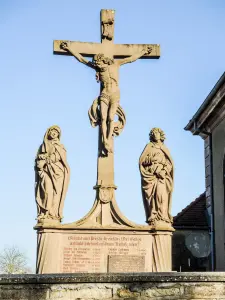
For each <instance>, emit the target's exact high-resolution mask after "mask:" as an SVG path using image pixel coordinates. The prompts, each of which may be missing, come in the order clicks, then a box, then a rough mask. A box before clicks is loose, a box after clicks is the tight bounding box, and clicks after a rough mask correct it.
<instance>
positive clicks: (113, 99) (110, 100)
mask: <svg viewBox="0 0 225 300" xmlns="http://www.w3.org/2000/svg"><path fill="white" fill-rule="evenodd" d="M101 101H102V102H104V103H105V104H106V105H112V104H114V103H117V104H119V101H120V92H115V93H112V94H105V93H101V95H100V96H99V102H100V103H101Z"/></svg>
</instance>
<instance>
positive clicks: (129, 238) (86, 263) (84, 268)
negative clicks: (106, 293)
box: [60, 232, 152, 273]
mask: <svg viewBox="0 0 225 300" xmlns="http://www.w3.org/2000/svg"><path fill="white" fill-rule="evenodd" d="M61 245H62V246H61V258H62V262H61V267H60V273H79V272H87V273H101V272H104V273H106V272H149V271H150V270H151V268H152V259H151V257H152V253H151V251H152V250H151V249H152V236H151V235H149V234H141V233H130V234H129V233H117V234H115V233H112V232H111V233H89V232H87V233H82V234H81V233H75V234H64V235H62V240H61ZM118 257H119V258H118Z"/></svg>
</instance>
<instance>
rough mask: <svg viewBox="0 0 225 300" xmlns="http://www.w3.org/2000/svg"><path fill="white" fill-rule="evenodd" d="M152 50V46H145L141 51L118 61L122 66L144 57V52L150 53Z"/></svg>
mask: <svg viewBox="0 0 225 300" xmlns="http://www.w3.org/2000/svg"><path fill="white" fill-rule="evenodd" d="M151 52H152V48H151V47H145V48H144V49H142V50H141V51H140V52H137V53H135V54H134V55H132V56H129V57H127V58H124V59H121V60H118V61H117V63H118V64H119V65H120V66H121V65H124V64H127V63H132V62H134V61H135V60H137V59H138V58H140V57H142V56H143V55H144V54H150V53H151Z"/></svg>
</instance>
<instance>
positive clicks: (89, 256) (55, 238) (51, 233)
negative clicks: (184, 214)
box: [35, 205, 172, 274]
mask: <svg viewBox="0 0 225 300" xmlns="http://www.w3.org/2000/svg"><path fill="white" fill-rule="evenodd" d="M97 206H98V205H96V207H97ZM94 211H95V209H94ZM102 211H104V209H103V210H101V213H102ZM108 212H109V211H108ZM89 217H90V215H89ZM89 217H88V218H87V219H86V220H89ZM81 223H82V222H81ZM81 223H78V222H76V223H71V224H65V225H58V226H52V227H50V226H49V224H48V225H46V226H43V225H42V226H37V227H36V228H35V229H37V243H38V247H37V273H38V274H47V273H134V272H169V271H171V270H172V269H171V265H172V264H171V238H172V232H171V231H153V230H152V229H151V228H150V226H138V225H136V226H131V225H132V223H130V224H129V225H130V227H128V226H127V225H119V224H118V225H116V224H115V223H114V225H113V224H112V225H111V226H102V225H101V226H98V225H97V224H95V225H93V223H92V226H90V224H89V225H88V226H86V225H85V224H81ZM134 225H135V224H134Z"/></svg>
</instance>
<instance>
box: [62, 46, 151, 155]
mask: <svg viewBox="0 0 225 300" xmlns="http://www.w3.org/2000/svg"><path fill="white" fill-rule="evenodd" d="M60 46H61V48H62V49H63V50H65V51H68V52H70V53H71V54H72V55H73V56H74V57H75V58H76V59H77V60H78V61H79V62H81V63H83V64H85V65H86V66H88V67H90V68H92V69H94V70H95V71H96V80H97V82H99V81H100V82H101V92H100V96H99V97H98V101H99V106H100V114H101V128H102V140H103V145H104V147H105V150H106V151H107V152H112V151H113V149H112V143H111V139H112V136H113V129H114V124H113V122H114V117H115V114H116V111H117V108H118V106H119V101H120V89H119V67H120V66H121V65H124V64H127V63H131V62H134V61H136V60H137V59H138V58H140V57H141V56H143V55H145V54H150V53H151V51H152V48H151V47H147V46H146V47H144V49H143V50H141V51H140V52H138V53H135V54H134V55H132V56H129V57H127V58H124V59H121V60H114V59H113V58H109V57H106V56H105V55H104V54H103V53H99V54H96V55H95V56H94V57H93V60H92V62H91V61H88V60H87V59H85V58H84V57H83V56H82V55H81V54H80V53H77V52H75V51H73V50H72V49H71V48H70V47H69V45H68V43H67V42H62V43H61V45H60Z"/></svg>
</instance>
